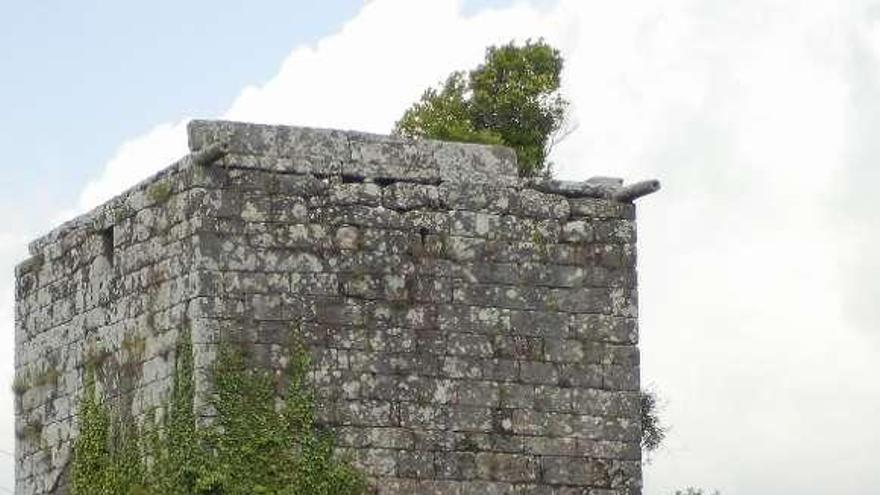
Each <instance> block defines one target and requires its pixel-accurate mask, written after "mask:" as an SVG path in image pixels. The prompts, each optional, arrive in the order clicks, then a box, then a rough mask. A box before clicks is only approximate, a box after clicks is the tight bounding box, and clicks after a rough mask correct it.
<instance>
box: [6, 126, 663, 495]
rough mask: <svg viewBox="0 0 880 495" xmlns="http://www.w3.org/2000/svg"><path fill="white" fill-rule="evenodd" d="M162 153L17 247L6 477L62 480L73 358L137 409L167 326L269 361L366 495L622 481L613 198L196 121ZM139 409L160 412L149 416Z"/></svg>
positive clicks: (155, 402)
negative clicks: (12, 473)
mask: <svg viewBox="0 0 880 495" xmlns="http://www.w3.org/2000/svg"><path fill="white" fill-rule="evenodd" d="M189 140H190V148H191V150H192V151H193V152H192V153H191V154H190V155H188V156H187V157H184V158H183V159H182V160H181V161H179V162H178V163H176V164H174V165H172V166H171V167H170V168H168V169H166V170H165V171H163V172H161V173H160V174H158V175H157V176H155V177H153V178H151V179H148V180H147V181H145V182H144V183H142V184H140V185H138V186H136V187H135V188H133V189H132V190H130V191H128V192H126V193H124V194H123V195H121V196H119V197H117V198H115V199H114V200H112V201H110V202H108V203H107V204H105V205H103V206H101V207H99V208H98V209H96V210H94V211H92V212H90V213H88V214H86V215H84V216H82V217H80V218H78V219H76V220H74V221H73V222H70V223H68V224H65V225H62V226H61V227H59V228H58V229H56V230H55V231H53V232H51V233H50V234H48V235H47V236H45V237H43V238H41V239H38V240H36V241H34V242H33V243H32V245H31V254H32V256H31V258H29V259H28V260H26V261H25V262H23V263H22V264H20V265H19V267H18V269H17V272H16V277H17V285H16V297H17V306H16V309H17V311H16V347H17V352H16V385H15V388H16V431H17V433H18V443H17V449H16V458H17V464H16V474H17V488H16V491H17V493H20V494H26V495H32V494H45V493H64V490H65V486H66V481H65V479H66V477H67V466H68V465H69V459H70V449H71V444H72V438H74V437H75V436H76V431H77V421H76V418H75V412H76V403H77V398H78V397H79V395H80V394H81V392H82V388H83V383H84V381H83V379H84V369H85V368H86V367H87V365H88V364H92V365H94V366H95V369H97V370H98V374H99V377H98V378H99V380H98V383H99V387H100V388H101V391H100V392H101V394H103V396H104V397H107V398H108V399H107V400H108V403H111V404H113V406H114V407H116V408H117V409H118V410H119V411H120V413H121V414H127V415H130V416H131V418H132V420H133V421H143V419H144V417H145V415H146V414H147V412H148V411H150V410H152V409H153V408H155V407H160V408H161V406H162V405H163V404H164V403H165V401H166V400H167V395H168V394H169V393H170V391H171V385H172V375H173V366H174V360H175V356H174V350H175V343H176V341H177V338H178V333H179V332H180V331H181V329H186V330H187V332H188V334H189V335H190V336H191V339H192V349H193V354H194V363H195V393H196V401H195V402H196V409H197V413H198V415H199V417H200V418H201V419H200V421H204V422H210V419H211V416H212V410H211V407H210V405H209V401H208V397H209V395H210V394H211V391H212V385H211V379H210V378H211V377H210V372H209V370H210V369H211V365H212V363H213V362H214V360H215V358H216V356H217V355H218V352H219V350H220V346H221V345H223V344H224V343H228V342H238V343H241V344H242V345H243V346H244V347H245V348H247V350H248V353H249V356H251V359H252V360H253V361H254V364H255V365H259V366H263V367H266V368H270V369H276V370H281V369H283V368H284V367H285V365H286V364H287V363H286V362H285V361H286V359H287V357H286V354H285V353H284V352H283V349H285V348H286V345H287V344H288V343H289V342H290V339H291V338H292V337H296V338H300V339H302V340H303V341H304V342H305V343H306V344H307V348H308V349H309V352H310V353H311V355H312V360H311V362H312V371H311V373H310V382H311V384H312V386H313V387H314V390H315V395H316V400H317V404H316V406H317V413H318V419H319V421H320V422H321V424H323V425H326V426H327V427H329V428H331V429H332V430H333V431H334V432H335V434H336V435H337V445H338V448H337V450H338V453H339V455H341V456H348V457H349V458H350V459H351V460H352V463H353V464H354V465H355V466H357V467H358V468H360V469H362V470H363V472H364V473H365V474H366V475H367V476H368V478H369V479H370V480H371V482H372V483H373V484H374V486H375V487H376V488H377V490H378V493H380V494H389V495H391V494H405V493H407V494H408V493H436V494H456V495H459V494H461V495H463V494H469V493H477V492H486V493H499V494H501V493H535V494H539V493H540V494H550V493H554V494H555V493H558V494H563V493H571V494H574V493H596V494H599V493H601V494H603V495H615V494H620V495H623V494H638V493H640V491H641V489H640V485H641V468H640V449H639V435H640V433H639V432H640V428H639V423H638V422H639V393H638V390H639V367H638V349H637V338H638V331H637V309H636V308H637V303H636V274H635V223H634V214H635V212H634V206H633V204H632V199H634V198H635V197H637V196H639V195H641V194H644V193H646V192H650V191H652V190H654V189H656V187H657V186H656V184H655V183H653V182H651V183H643V184H636V185H634V186H627V187H624V186H623V185H622V184H621V183H620V181H617V180H614V179H606V178H598V179H591V180H587V181H584V182H560V181H553V180H542V179H532V180H523V179H519V178H518V177H517V176H516V165H515V156H514V154H513V153H512V152H511V151H510V150H508V149H506V148H501V147H491V146H478V145H468V144H457V143H441V142H434V141H420V142H411V141H404V140H398V139H395V138H389V137H385V136H375V135H369V134H362V133H356V132H342V131H333V130H321V129H307V128H294V127H283V126H263V125H254V124H243V123H232V122H217V121H195V122H193V123H191V124H190V127H189ZM159 412H160V414H161V410H160V411H159Z"/></svg>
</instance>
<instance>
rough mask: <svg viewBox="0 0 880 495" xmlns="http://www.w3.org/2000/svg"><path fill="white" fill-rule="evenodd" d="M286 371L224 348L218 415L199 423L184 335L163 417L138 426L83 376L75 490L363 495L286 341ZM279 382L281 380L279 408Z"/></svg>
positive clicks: (147, 494) (215, 397)
mask: <svg viewBox="0 0 880 495" xmlns="http://www.w3.org/2000/svg"><path fill="white" fill-rule="evenodd" d="M291 347H292V348H291V353H290V354H291V364H290V366H289V367H288V369H287V370H286V371H287V373H285V374H284V375H283V376H282V375H276V374H274V373H272V372H271V371H270V370H265V369H261V368H259V367H254V366H251V365H250V364H249V363H248V359H247V355H246V353H245V352H244V351H243V350H242V349H239V348H233V347H226V348H223V349H222V350H221V352H220V353H219V356H218V358H217V360H216V364H215V368H214V369H213V371H212V378H213V384H214V391H213V394H212V396H211V398H210V401H211V405H212V406H213V408H214V410H215V411H216V416H215V417H214V418H213V421H212V422H211V423H210V425H209V426H204V427H197V422H196V421H197V418H196V417H195V413H194V396H195V394H194V382H193V372H194V371H193V357H192V346H191V344H190V339H189V335H188V334H183V333H182V335H181V339H180V342H179V344H178V346H177V353H176V354H177V356H176V360H175V375H174V389H173V391H172V395H171V398H170V399H169V402H168V404H167V407H166V408H165V409H166V414H165V415H164V416H163V417H162V418H161V420H160V421H158V422H157V421H155V419H153V420H148V421H146V424H145V426H144V427H143V428H141V429H137V428H135V427H133V426H130V425H133V424H134V422H133V421H131V420H130V418H128V419H125V418H122V417H121V416H120V415H118V414H117V415H113V414H110V412H109V410H108V408H107V407H106V406H105V405H104V404H102V403H101V401H100V400H99V398H98V393H97V392H96V390H95V379H94V372H93V371H89V372H88V373H87V377H86V388H85V392H84V394H83V397H82V399H81V401H80V405H79V418H80V436H79V437H78V438H77V441H76V444H75V446H74V458H73V465H72V475H71V493H72V495H92V494H102V495H109V494H129V495H159V494H161V495H184V494H186V495H190V494H203V495H294V494H299V495H330V494H333V495H336V494H339V495H360V494H363V493H365V492H366V489H367V485H366V481H365V479H364V477H363V476H362V475H361V474H360V473H359V472H358V471H356V470H355V469H353V468H352V467H351V466H350V465H349V464H348V463H347V462H344V461H343V460H340V459H338V458H337V457H336V456H335V455H334V438H333V436H332V435H331V434H330V433H329V432H326V431H323V430H321V429H319V428H318V427H317V426H316V425H315V419H314V397H313V395H312V392H311V389H310V387H309V386H308V384H307V380H306V377H307V373H308V370H309V369H310V364H309V359H308V354H307V353H306V351H305V349H304V348H303V347H302V346H301V345H293V346H291ZM279 381H286V382H287V383H286V393H285V394H284V397H283V399H284V400H283V404H282V405H281V406H280V407H279V406H276V397H277V396H278V394H277V390H278V389H279Z"/></svg>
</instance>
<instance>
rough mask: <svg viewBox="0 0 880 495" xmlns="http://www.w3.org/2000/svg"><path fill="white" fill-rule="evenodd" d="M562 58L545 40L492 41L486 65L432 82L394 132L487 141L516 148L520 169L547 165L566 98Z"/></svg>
mask: <svg viewBox="0 0 880 495" xmlns="http://www.w3.org/2000/svg"><path fill="white" fill-rule="evenodd" d="M562 66H563V61H562V57H561V56H560V54H559V50H557V49H555V48H553V47H551V46H550V45H548V44H546V43H545V42H544V41H543V40H538V41H537V42H532V41H531V40H529V41H527V42H526V43H525V45H523V46H517V45H516V44H515V43H513V42H510V43H508V44H506V45H503V46H500V47H496V46H493V47H489V48H488V49H487V51H486V58H485V61H484V63H483V64H482V65H480V66H479V67H477V68H476V69H474V70H472V71H470V72H469V73H467V74H465V73H464V72H454V73H452V74H451V75H450V76H449V77H448V78H447V80H446V82H445V83H444V84H443V86H442V87H441V88H440V89H434V88H430V89H428V90H426V91H425V92H424V94H422V98H421V100H419V101H418V102H417V103H415V104H414V105H413V106H412V107H410V108H409V109H408V110H407V111H406V112H405V113H404V114H403V117H402V118H401V119H400V120H399V121H398V122H397V123H396V124H395V127H394V133H395V134H399V135H402V136H406V137H411V138H420V137H426V138H433V139H443V140H448V141H463V142H470V143H483V144H504V145H507V146H510V147H512V148H513V149H514V150H515V151H516V155H517V161H518V164H519V171H520V175H522V176H535V175H539V174H541V173H542V172H545V171H546V167H547V163H546V159H547V154H548V152H549V148H550V147H551V146H552V144H553V137H554V135H555V134H556V133H558V132H559V131H560V130H561V129H562V127H563V125H564V123H565V117H566V110H567V108H568V102H567V101H566V100H565V99H564V98H563V97H562V96H561V95H560V94H559V86H560V74H561V72H562Z"/></svg>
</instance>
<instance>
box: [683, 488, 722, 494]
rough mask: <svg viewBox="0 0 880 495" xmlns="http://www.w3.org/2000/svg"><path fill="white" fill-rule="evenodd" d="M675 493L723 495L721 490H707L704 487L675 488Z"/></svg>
mask: <svg viewBox="0 0 880 495" xmlns="http://www.w3.org/2000/svg"><path fill="white" fill-rule="evenodd" d="M675 495H721V492H719V491H718V490H714V491H712V492H707V491H704V490H703V489H702V488H693V487H687V488H685V489H684V490H675Z"/></svg>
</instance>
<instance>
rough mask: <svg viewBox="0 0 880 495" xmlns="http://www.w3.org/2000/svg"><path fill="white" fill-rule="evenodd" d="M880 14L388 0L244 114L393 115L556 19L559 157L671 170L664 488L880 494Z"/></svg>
mask: <svg viewBox="0 0 880 495" xmlns="http://www.w3.org/2000/svg"><path fill="white" fill-rule="evenodd" d="M878 26H880V23H878V15H877V10H876V9H875V10H873V11H872V10H870V9H868V8H867V6H866V4H862V3H859V2H849V3H846V2H820V1H814V2H809V1H794V0H791V1H786V0H778V1H774V2H765V1H753V0H747V1H744V2H717V1H711V0H705V1H696V0H694V1H686V0H677V1H671V2H663V3H655V2H640V3H633V2H584V1H581V0H561V1H559V2H558V3H557V4H556V5H554V6H551V7H550V8H545V9H540V10H539V9H535V8H532V7H530V6H528V5H526V4H517V5H515V6H513V7H510V8H505V9H497V10H492V11H484V12H482V13H480V14H477V15H475V16H471V17H466V16H463V15H462V14H461V8H460V5H459V3H458V2H456V1H453V0H439V1H433V2H412V1H411V0H375V1H373V2H370V3H368V4H367V5H365V6H364V8H363V9H362V11H361V12H360V13H359V14H358V16H357V17H355V18H354V19H352V20H351V21H350V22H349V23H348V24H346V25H345V26H344V28H343V29H342V30H341V31H340V32H339V33H336V34H334V35H332V36H329V37H327V38H324V39H322V40H321V41H319V42H318V43H317V44H315V45H314V46H304V47H299V48H296V49H295V50H293V51H292V52H291V54H290V55H289V56H288V58H287V59H286V60H285V61H284V63H283V64H282V65H281V68H280V70H279V72H278V74H277V75H276V76H274V77H273V78H272V79H270V80H269V81H267V82H265V83H263V84H259V85H254V86H249V87H247V88H245V89H244V90H243V91H242V93H241V94H240V95H239V97H238V98H237V99H236V100H235V101H234V103H233V104H232V105H231V107H230V108H229V110H228V111H227V112H226V113H225V114H224V115H223V117H225V118H231V119H242V120H253V121H260V122H272V123H289V124H300V125H310V126H324V127H337V128H354V129H359V130H367V131H374V132H387V131H388V130H389V129H390V127H391V125H392V124H393V122H394V120H395V119H396V118H397V117H398V116H399V115H400V114H401V113H402V111H403V109H404V108H405V107H406V106H407V105H408V104H409V103H410V102H412V101H414V100H415V99H417V98H418V96H419V95H420V94H421V92H422V90H423V89H424V88H425V87H426V86H428V85H430V84H434V83H436V82H438V81H439V80H441V79H442V78H443V77H444V76H445V75H446V74H448V73H449V72H450V71H452V70H454V69H460V68H467V67H471V66H473V65H475V64H476V63H477V62H478V61H479V60H480V59H481V57H482V53H483V49H484V47H485V46H487V45H489V44H493V43H500V42H505V41H507V40H509V39H511V38H519V39H523V38H526V37H536V36H540V35H543V36H545V37H546V38H547V39H548V40H549V41H551V42H552V43H554V44H556V45H557V46H559V47H561V48H562V50H563V52H564V56H565V59H566V64H567V65H566V72H565V78H566V82H565V88H566V91H567V93H568V95H569V96H570V98H571V99H572V101H573V103H574V108H575V111H576V120H577V122H578V123H579V129H578V131H577V132H576V133H575V134H573V135H571V136H570V137H569V138H568V139H567V141H565V142H563V143H562V144H561V145H560V146H559V147H558V149H557V150H556V154H555V161H556V162H557V165H558V173H559V175H560V176H562V177H565V178H579V179H581V178H586V177H589V176H591V175H621V176H624V177H626V178H628V179H631V180H634V179H642V178H648V177H659V178H660V179H661V180H663V181H664V190H663V191H662V192H661V193H659V194H658V195H656V196H652V197H649V198H646V199H644V200H642V201H643V203H642V207H641V209H640V222H641V223H640V246H639V248H640V254H641V257H640V275H641V290H642V292H641V302H642V329H643V346H642V351H643V357H644V360H643V363H644V368H643V376H644V377H645V380H646V381H647V382H654V383H656V384H657V386H658V387H659V389H660V391H661V393H663V395H664V396H665V397H666V399H667V401H668V406H667V408H666V412H665V418H664V419H665V420H666V421H667V422H669V423H671V424H672V425H673V426H674V429H673V430H672V432H671V434H670V436H669V439H668V443H667V446H666V448H665V449H664V450H663V452H661V453H660V454H659V455H657V456H656V458H655V460H654V462H653V464H651V465H650V466H649V467H648V468H647V490H646V493H647V494H650V495H659V494H665V493H670V491H671V490H672V489H674V488H680V487H682V486H684V485H687V484H697V485H702V486H705V487H717V488H719V489H721V490H722V492H723V493H724V494H725V495H731V494H737V493H744V494H750V495H755V494H761V493H767V494H770V493H798V494H801V495H810V494H816V495H818V494H824V493H828V492H829V491H833V492H834V493H839V494H853V495H854V494H863V493H869V492H871V491H872V490H874V489H875V487H876V486H880V470H878V469H877V467H878V466H877V463H876V461H875V453H876V447H877V445H880V427H878V426H877V425H876V421H875V420H876V418H877V417H878V414H880V383H878V382H877V381H876V380H872V379H871V377H872V376H873V375H875V374H876V370H875V369H874V363H875V362H876V361H877V358H878V357H880V349H878V345H880V343H878V340H880V339H878V338H877V332H876V321H877V320H876V317H877V315H878V313H877V309H876V308H877V307H878V306H877V303H876V298H873V299H870V298H865V297H864V296H860V295H861V294H873V295H878V294H880V283H878V282H877V280H878V275H880V268H878V264H877V262H876V261H872V259H876V257H875V256H872V255H871V254H870V251H869V248H872V247H873V246H874V245H876V242H874V241H876V240H877V234H876V232H880V229H878V220H877V219H876V211H877V199H876V195H875V194H874V192H873V188H874V187H875V186H874V185H875V184H876V183H877V180H876V179H877V178H878V175H877V168H876V162H877V160H878V159H880V147H878V146H877V144H876V142H877V140H876V139H874V137H875V134H876V129H877V128H878V125H880V117H877V116H878V115H880V91H878V90H877V89H876V88H877V87H878V86H877V82H878V80H880V78H878V74H880V42H878V40H880V35H878V33H880V28H878ZM184 152H185V133H184V130H183V124H182V123H169V124H163V125H161V126H158V127H156V128H155V129H153V130H152V131H150V132H149V133H148V134H146V135H144V136H141V137H138V138H135V139H132V140H130V141H129V142H127V143H125V144H123V145H122V146H121V147H120V149H119V151H118V152H117V154H116V155H115V157H114V158H113V159H112V160H111V161H110V162H108V165H107V167H106V170H105V172H104V173H103V174H102V176H101V177H100V178H98V179H96V180H95V181H93V182H91V183H90V184H89V185H88V186H87V187H86V188H85V190H84V191H83V193H82V196H81V200H80V204H79V205H78V206H79V208H80V209H83V208H86V207H90V206H93V205H95V204H97V203H99V202H101V201H103V200H104V199H107V198H108V197H110V196H112V195H113V194H115V193H117V192H119V191H121V190H122V189H123V188H124V187H126V186H129V185H131V184H133V183H135V182H137V181H138V180H140V179H142V178H143V177H145V176H146V175H148V174H149V173H150V172H153V171H155V170H158V169H159V168H161V167H163V166H165V165H167V164H168V163H170V162H171V161H172V160H173V159H175V158H177V157H179V156H180V155H182V154H183V153H184ZM865 274H868V276H865ZM852 308H856V310H858V311H856V310H854V309H852Z"/></svg>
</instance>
